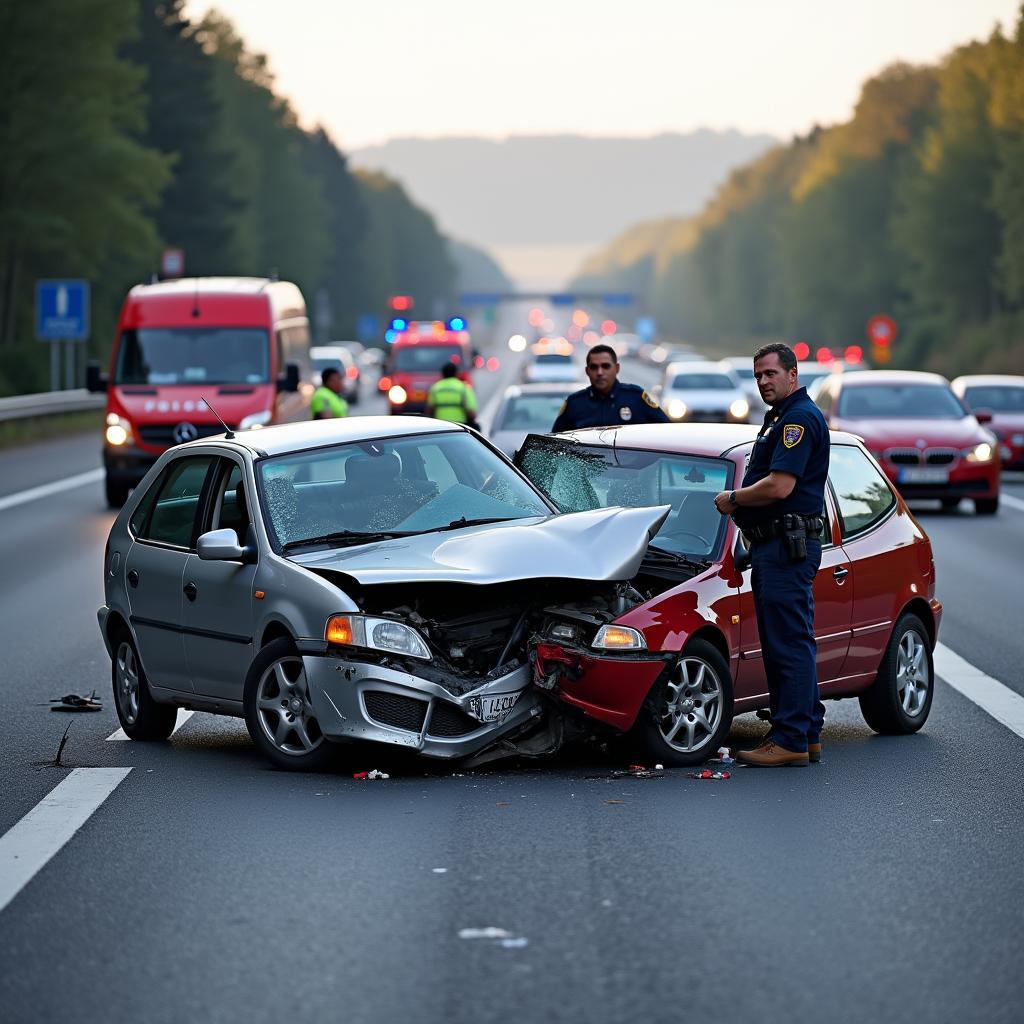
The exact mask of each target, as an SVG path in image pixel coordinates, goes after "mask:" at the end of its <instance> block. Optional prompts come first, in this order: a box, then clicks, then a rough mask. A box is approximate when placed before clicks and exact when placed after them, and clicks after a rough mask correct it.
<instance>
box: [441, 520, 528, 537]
mask: <svg viewBox="0 0 1024 1024" xmlns="http://www.w3.org/2000/svg"><path fill="white" fill-rule="evenodd" d="M522 518H525V517H523V516H491V517H490V518H489V519H467V518H466V517H465V516H462V518H461V519H453V520H452V521H451V522H450V523H449V524H448V525H447V526H435V527H433V528H431V529H429V530H424V531H423V532H424V533H443V532H444V531H445V530H461V529H462V528H463V527H464V526H486V525H487V524H488V523H510V522H512V520H513V519H522Z"/></svg>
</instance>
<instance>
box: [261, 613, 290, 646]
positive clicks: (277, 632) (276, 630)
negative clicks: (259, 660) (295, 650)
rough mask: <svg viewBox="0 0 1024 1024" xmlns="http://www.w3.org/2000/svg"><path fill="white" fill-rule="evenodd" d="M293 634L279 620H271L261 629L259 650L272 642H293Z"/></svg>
mask: <svg viewBox="0 0 1024 1024" xmlns="http://www.w3.org/2000/svg"><path fill="white" fill-rule="evenodd" d="M294 639H295V634H294V633H293V632H292V631H291V630H290V629H289V628H288V627H287V626H286V625H285V624H284V623H283V622H281V621H280V620H279V619H273V620H272V621H270V622H268V623H267V624H266V626H264V627H263V632H262V634H261V635H260V644H259V649H260V650H263V648H264V647H266V646H267V644H269V643H270V642H271V641H273V640H294Z"/></svg>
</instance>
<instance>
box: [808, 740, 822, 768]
mask: <svg viewBox="0 0 1024 1024" xmlns="http://www.w3.org/2000/svg"><path fill="white" fill-rule="evenodd" d="M807 760H808V761H811V762H813V763H814V764H817V763H818V761H820V760H821V744H820V743H808V744H807Z"/></svg>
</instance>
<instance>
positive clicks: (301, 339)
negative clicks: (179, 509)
mask: <svg viewBox="0 0 1024 1024" xmlns="http://www.w3.org/2000/svg"><path fill="white" fill-rule="evenodd" d="M309 375H310V370H309V321H308V319H307V317H306V304H305V301H304V300H303V298H302V292H300V291H299V289H298V288H297V287H296V286H295V285H294V284H291V283H289V282H287V281H271V280H267V279H264V278H245V277H238V278H229V277H203V278H191V279H189V278H185V279H182V280H178V281H162V282H159V283H156V284H147V285H138V286H136V287H135V288H132V290H131V291H130V292H129V293H128V297H127V298H126V299H125V301H124V305H123V306H122V307H121V316H120V319H119V321H118V325H117V335H116V337H115V339H114V347H113V352H112V353H111V359H110V372H109V375H107V376H104V375H101V374H100V372H99V368H98V367H96V366H92V367H90V368H89V379H88V387H89V390H90V391H98V392H103V391H105V392H106V394H107V421H106V427H105V437H104V445H103V465H104V468H105V469H106V474H107V502H108V503H109V504H110V506H111V507H112V508H116V507H118V506H120V505H123V504H124V502H125V499H126V498H127V497H128V492H129V490H130V489H131V488H132V487H134V486H135V485H136V484H137V483H138V482H139V481H140V480H141V479H142V478H143V476H145V474H146V471H147V470H148V469H149V467H150V466H151V465H152V464H153V463H154V462H155V461H156V459H157V456H159V455H160V454H161V453H162V452H164V451H165V450H166V449H167V448H170V447H171V446H172V445H175V444H181V443H182V442H184V441H192V440H195V439H196V438H197V437H208V436H210V435H213V434H219V433H222V432H223V428H222V427H221V426H220V424H219V423H218V421H217V417H216V415H214V412H213V410H214V409H215V410H216V411H217V413H218V414H219V415H220V416H221V417H222V418H223V420H224V422H225V423H226V424H227V425H228V426H229V427H231V428H232V429H236V430H249V429H252V428H256V427H262V426H264V425H265V424H267V423H276V422H282V421H286V420H290V419H296V418H299V417H300V416H301V415H303V413H304V408H305V405H306V403H307V401H308V393H309V391H311V390H312V388H311V387H300V385H301V383H302V381H303V380H306V381H308V378H309Z"/></svg>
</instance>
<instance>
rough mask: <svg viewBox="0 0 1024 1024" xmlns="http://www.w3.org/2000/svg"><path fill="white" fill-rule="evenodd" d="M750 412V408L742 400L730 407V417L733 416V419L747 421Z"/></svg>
mask: <svg viewBox="0 0 1024 1024" xmlns="http://www.w3.org/2000/svg"><path fill="white" fill-rule="evenodd" d="M749 412H750V406H749V404H748V403H747V402H746V401H744V400H743V399H742V398H737V399H736V401H735V402H733V403H732V405H730V406H729V415H730V416H732V417H733V419H737V420H745V419H746V418H747V414H748V413H749Z"/></svg>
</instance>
